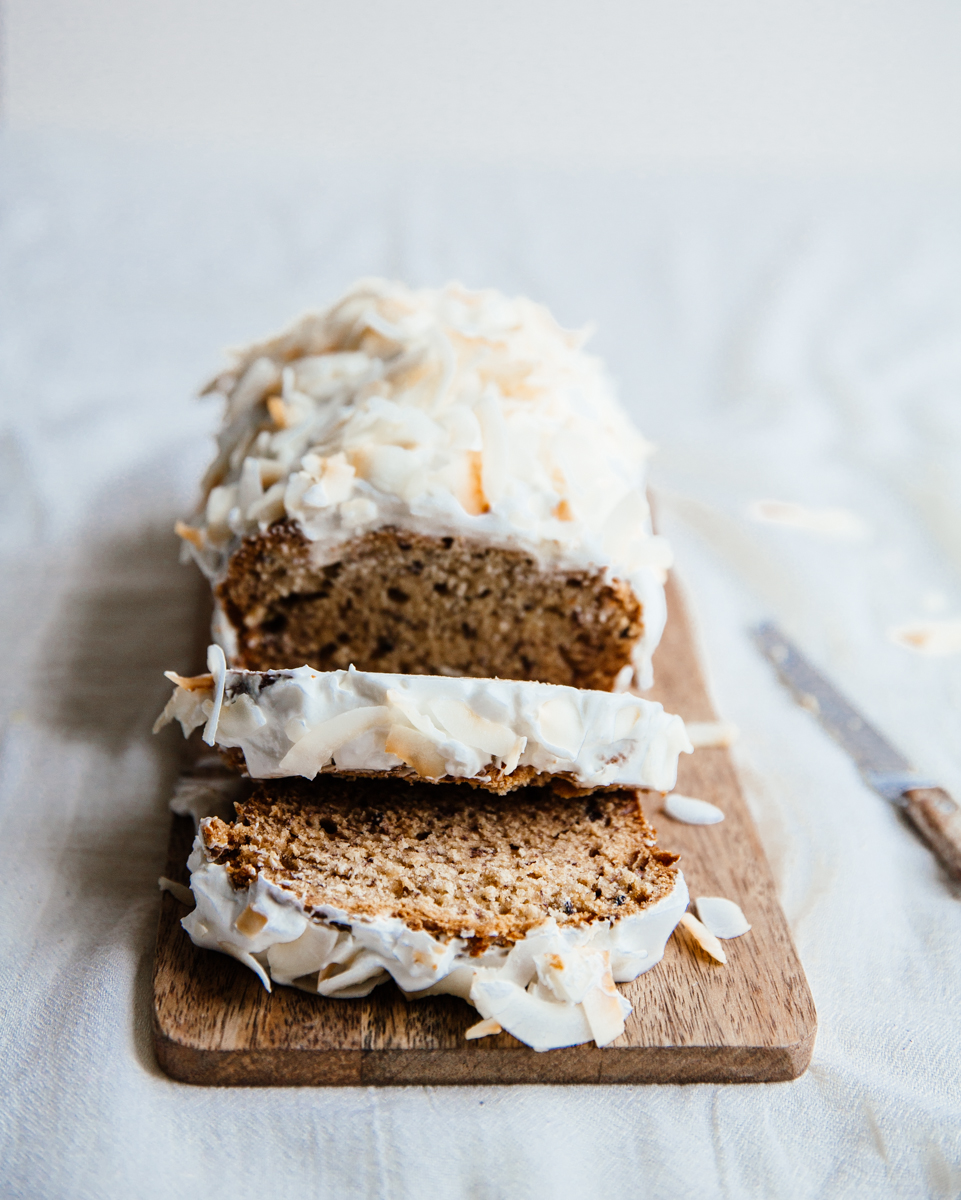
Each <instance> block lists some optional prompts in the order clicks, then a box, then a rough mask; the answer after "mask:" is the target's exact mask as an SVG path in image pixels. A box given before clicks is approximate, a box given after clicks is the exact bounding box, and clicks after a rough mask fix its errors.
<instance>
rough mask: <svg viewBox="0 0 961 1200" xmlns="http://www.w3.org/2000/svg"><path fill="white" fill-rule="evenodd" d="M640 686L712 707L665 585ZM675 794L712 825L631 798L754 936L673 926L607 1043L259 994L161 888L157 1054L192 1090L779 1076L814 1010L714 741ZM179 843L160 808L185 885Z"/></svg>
mask: <svg viewBox="0 0 961 1200" xmlns="http://www.w3.org/2000/svg"><path fill="white" fill-rule="evenodd" d="M668 610H669V614H670V616H669V620H668V625H667V630H666V632H665V635H664V639H663V641H662V642H661V645H660V647H659V648H658V651H657V655H656V658H655V674H656V678H657V684H656V686H655V688H654V689H653V691H652V692H651V693H650V694H651V695H652V696H653V697H654V698H655V699H658V700H660V701H661V702H662V703H663V704H664V706H665V708H667V709H668V710H669V711H671V712H677V713H680V715H681V716H683V717H684V718H685V719H687V720H691V721H709V720H713V719H714V716H715V714H714V713H713V712H712V710H711V706H710V702H709V700H708V696H707V691H706V689H705V686H704V681H703V677H702V674H701V670H700V667H699V664H698V660H697V655H696V652H695V648H694V643H693V639H692V636H691V629H690V625H689V622H688V620H687V618H686V615H685V613H684V610H683V606H682V603H681V601H680V597H679V594H678V592H677V589H676V587H675V586H674V585H669V587H668ZM677 790H678V791H679V792H683V793H685V794H686V795H692V796H699V797H701V798H702V799H705V800H710V801H711V802H712V803H713V804H716V805H718V807H720V808H721V809H723V811H724V813H725V814H726V819H725V820H724V821H723V822H721V823H720V824H718V825H711V826H691V825H681V824H679V823H677V822H675V821H672V820H671V819H670V818H669V817H667V816H666V814H664V813H663V812H662V810H661V804H662V801H661V797H660V795H658V794H656V793H652V794H650V795H649V796H648V798H647V800H646V803H645V807H646V810H647V812H648V816H649V818H650V819H651V820H652V822H653V823H654V825H655V826H656V827H657V829H658V835H659V836H658V841H659V843H660V845H662V846H663V847H664V848H665V849H668V850H674V851H677V852H679V853H680V854H681V856H682V860H681V866H682V868H683V870H684V874H685V877H686V879H687V882H688V886H689V888H690V892H691V896H692V897H696V896H725V897H727V898H728V899H731V900H735V901H737V903H738V904H739V905H740V906H741V908H742V909H743V910H744V913H745V915H746V917H747V919H748V921H749V922H750V923H751V925H752V929H751V932H750V933H748V934H746V935H744V936H743V937H740V938H737V939H736V940H733V941H728V942H725V943H724V947H725V950H726V952H727V964H726V965H725V966H721V965H719V964H717V963H715V962H714V961H713V959H710V958H709V957H708V956H707V955H706V954H705V953H704V952H703V951H702V950H700V949H699V948H698V947H696V946H695V944H694V943H693V942H692V941H691V939H690V937H689V936H688V935H687V934H686V933H684V932H682V931H680V930H679V931H678V932H677V933H675V935H674V936H673V937H672V938H671V940H670V941H669V942H668V945H667V951H666V953H665V955H664V960H663V961H662V962H661V963H660V964H659V965H658V966H656V967H654V968H653V969H652V970H650V971H648V972H647V973H646V974H644V975H641V976H640V978H639V979H637V980H635V982H634V983H629V984H624V985H622V991H623V992H624V993H625V995H626V996H627V997H628V999H629V1000H630V1001H631V1003H632V1004H633V1006H634V1012H633V1013H632V1015H631V1016H630V1017H629V1018H628V1019H627V1027H626V1029H625V1032H624V1033H623V1034H622V1036H621V1037H620V1038H618V1039H617V1041H615V1042H614V1043H612V1044H611V1045H610V1046H607V1047H605V1048H604V1049H598V1048H597V1047H596V1046H595V1045H593V1044H590V1045H585V1046H577V1047H573V1048H570V1049H564V1050H550V1051H547V1052H546V1053H541V1054H538V1053H536V1052H535V1051H533V1050H531V1049H529V1048H528V1047H527V1046H524V1045H522V1044H521V1043H520V1042H518V1041H517V1040H516V1039H515V1038H513V1037H511V1036H510V1034H507V1033H502V1034H498V1035H497V1036H495V1037H487V1038H482V1039H479V1040H477V1041H470V1042H467V1041H465V1040H464V1032H465V1030H466V1029H467V1028H468V1027H469V1026H471V1025H473V1024H474V1023H475V1022H476V1021H477V1020H478V1017H477V1013H476V1012H475V1010H474V1009H473V1008H471V1007H470V1006H469V1005H468V1004H466V1003H465V1002H464V1001H462V1000H458V999H455V998H453V997H439V998H435V999H428V1000H418V1001H416V1002H413V1003H410V1004H408V1003H407V1001H405V1000H404V998H403V996H402V995H401V993H400V992H399V991H398V990H397V988H396V987H395V986H394V984H393V983H390V984H385V985H383V986H381V987H378V988H376V989H375V990H374V991H373V992H372V993H371V995H370V996H368V997H366V998H365V999H362V1000H328V999H325V998H323V997H319V996H310V995H308V994H306V993H304V992H300V991H297V990H296V989H295V988H290V987H276V988H275V989H274V991H273V993H272V994H268V993H267V992H266V991H265V990H264V989H263V987H262V986H261V984H260V982H259V980H258V979H257V978H256V977H255V976H254V975H253V973H252V972H251V971H249V970H248V969H247V968H246V967H244V966H242V965H241V964H240V963H238V962H236V961H234V960H233V959H231V958H228V957H227V956H226V955H223V954H217V953H214V952H212V951H209V950H200V949H198V948H197V947H195V946H194V945H193V944H192V942H191V941H190V939H189V938H188V937H187V935H186V933H184V931H183V930H182V929H181V927H180V918H181V917H182V916H183V915H184V914H185V913H186V912H187V909H186V908H185V907H184V906H183V905H182V904H180V903H179V901H177V900H176V899H175V898H174V897H173V896H172V895H170V894H167V893H165V894H164V895H163V898H162V906H161V915H160V925H159V930H158V935H157V951H156V960H155V966H154V1014H153V1022H154V1037H155V1045H156V1051H157V1058H158V1060H159V1062H160V1065H161V1066H162V1067H163V1069H164V1070H165V1071H166V1072H167V1073H168V1074H169V1075H171V1076H173V1078H175V1079H179V1080H183V1081H185V1082H188V1083H198V1084H207V1085H212V1084H214V1085H261V1086H263V1085H277V1086H284V1085H292V1084H327V1085H332V1084H354V1085H370V1084H382V1085H390V1084H394V1085H403V1084H443V1083H459V1084H469V1083H485V1084H486V1083H693V1082H702V1081H710V1082H732V1083H733V1082H761V1081H774V1080H787V1079H794V1078H796V1077H797V1076H798V1075H800V1074H801V1073H802V1072H803V1071H804V1070H805V1069H806V1068H807V1065H808V1063H809V1061H810V1058H811V1051H812V1049H813V1045H814V1036H815V1029H816V1017H815V1012H814V1003H813V1000H812V998H811V993H810V991H809V989H808V986H807V981H806V980H805V978H804V971H803V969H802V967H801V963H800V961H799V959H798V956H797V952H796V951H795V949H794V945H793V943H792V941H791V935H790V931H789V930H788V926H787V922H786V921H785V919H784V914H783V913H782V911H781V908H780V905H779V903H778V899H777V891H776V888H775V884H774V880H773V878H772V876H771V872H770V869H769V867H768V864H767V861H766V859H765V857H764V853H763V851H762V850H761V846H760V843H759V841H758V837H757V833H756V831H755V829H754V825H753V823H752V821H751V818H750V815H749V813H748V810H747V807H746V805H745V803H744V799H743V797H742V795H741V791H740V788H739V786H738V782H737V778H736V776H735V773H734V769H733V766H732V764H731V759H730V755H729V753H728V752H727V750H723V749H702V750H697V751H695V753H694V754H693V755H682V756H681V763H680V769H679V773H678V782H677ZM192 838H193V827H192V823H191V821H190V820H189V819H188V818H185V817H175V818H174V822H173V829H172V831H171V838H170V861H169V865H168V867H167V874H168V876H170V878H172V879H177V880H180V881H182V882H184V883H186V882H187V878H188V876H187V871H186V865H185V864H186V859H187V855H188V853H189V849H190V844H191V841H192Z"/></svg>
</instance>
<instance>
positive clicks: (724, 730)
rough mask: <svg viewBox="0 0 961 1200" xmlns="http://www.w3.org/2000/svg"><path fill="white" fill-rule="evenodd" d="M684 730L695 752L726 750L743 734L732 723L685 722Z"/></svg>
mask: <svg viewBox="0 0 961 1200" xmlns="http://www.w3.org/2000/svg"><path fill="white" fill-rule="evenodd" d="M684 728H685V729H686V730H687V736H688V737H689V738H690V739H691V745H692V746H693V747H694V749H695V750H706V749H713V748H719V749H726V748H727V747H728V746H731V745H733V744H734V742H736V741H737V739H738V735H739V734H740V732H741V731H740V730H739V729H738V727H737V726H736V725H735V724H734V723H733V722H731V721H685V722H684Z"/></svg>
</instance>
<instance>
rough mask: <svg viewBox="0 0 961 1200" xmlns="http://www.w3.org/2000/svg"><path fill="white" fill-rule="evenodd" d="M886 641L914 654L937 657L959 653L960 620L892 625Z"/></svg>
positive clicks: (960, 642)
mask: <svg viewBox="0 0 961 1200" xmlns="http://www.w3.org/2000/svg"><path fill="white" fill-rule="evenodd" d="M888 641H891V642H893V643H894V644H895V646H901V647H902V649H904V650H913V651H914V652H915V654H926V655H930V656H931V657H938V656H941V655H945V654H957V653H958V652H959V651H961V620H953V621H912V622H911V623H910V624H907V625H892V626H891V627H890V628H889V629H888Z"/></svg>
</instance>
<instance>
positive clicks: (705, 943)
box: [678, 912, 727, 963]
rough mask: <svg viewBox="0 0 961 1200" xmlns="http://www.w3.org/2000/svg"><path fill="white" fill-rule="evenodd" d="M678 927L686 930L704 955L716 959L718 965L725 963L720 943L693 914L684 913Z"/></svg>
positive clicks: (724, 955) (725, 959)
mask: <svg viewBox="0 0 961 1200" xmlns="http://www.w3.org/2000/svg"><path fill="white" fill-rule="evenodd" d="M678 926H679V927H682V928H684V929H686V930H687V932H688V933H689V934H690V935H691V937H692V938H693V939H694V940H695V942H697V944H698V945H699V946H700V947H701V949H702V950H703V951H704V952H705V953H706V954H710V956H711V958H714V959H717V961H718V962H719V963H726V962H727V955H726V954H725V953H724V949H723V947H722V946H721V943H720V942H719V941H718V940H717V938H716V937H715V936H714V934H713V933H711V931H710V929H708V928H707V927H706V926H705V925H704V924H702V922H700V921H699V920H698V919H697V917H695V916H694V914H693V913H689V912H686V913H685V914H684V915H683V916H682V917H681V919H680V921H678Z"/></svg>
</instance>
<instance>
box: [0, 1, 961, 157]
mask: <svg viewBox="0 0 961 1200" xmlns="http://www.w3.org/2000/svg"><path fill="white" fill-rule="evenodd" d="M2 12H3V41H4V68H5V69H4V73H3V74H4V82H3V92H2V112H3V117H4V120H5V121H6V123H7V125H8V126H9V127H11V128H14V129H27V128H35V127H37V126H48V127H49V126H52V127H56V128H66V129H75V130H86V131H109V132H114V133H122V134H127V135H143V134H145V135H150V136H158V137H163V138H170V139H193V140H200V141H203V140H205V139H218V140H223V139H228V140H232V141H239V142H242V143H244V142H246V143H248V144H249V143H256V142H259V143H262V144H263V143H273V144H276V143H278V142H279V143H284V144H288V145H297V146H300V147H302V148H309V149H312V150H317V151H322V152H326V153H336V154H351V155H368V154H371V155H385V154H386V155H401V156H403V155H416V156H427V157H431V158H436V157H437V156H444V157H455V158H459V159H462V160H476V159H477V158H481V159H484V160H488V161H502V160H513V161H516V160H523V161H526V162H529V163H530V162H545V161H550V162H560V161H563V162H568V163H576V162H580V163H585V162H586V163H596V162H605V163H616V164H620V165H627V164H630V165H642V166H643V165H648V166H649V165H652V164H660V165H677V166H685V167H691V166H695V167H697V166H704V165H713V166H717V165H720V166H724V167H728V168H731V167H735V168H738V167H753V168H757V167H769V168H770V167H774V168H778V169H782V170H802V171H803V170H811V169H816V170H825V169H827V170H839V169H840V170H850V169H852V168H854V169H871V170H883V171H891V170H911V171H924V172H932V171H933V172H941V171H946V170H948V171H952V170H953V171H956V170H958V169H961V71H959V69H958V59H959V50H961V6H959V5H958V4H957V3H956V2H955V0H729V2H727V3H720V2H718V0H485V2H483V3H482V2H480V0H403V2H400V0H349V2H344V0H316V2H312V0H82V2H77V0H5V2H4V4H3V9H2Z"/></svg>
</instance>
